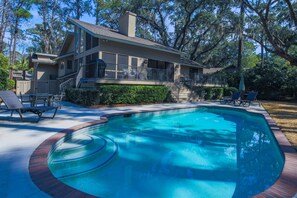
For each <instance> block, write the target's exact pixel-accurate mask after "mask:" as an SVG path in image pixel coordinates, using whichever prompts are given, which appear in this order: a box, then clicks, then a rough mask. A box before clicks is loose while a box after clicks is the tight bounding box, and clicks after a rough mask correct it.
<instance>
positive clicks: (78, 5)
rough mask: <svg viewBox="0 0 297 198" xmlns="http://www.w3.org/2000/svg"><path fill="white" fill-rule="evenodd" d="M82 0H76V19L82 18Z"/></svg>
mask: <svg viewBox="0 0 297 198" xmlns="http://www.w3.org/2000/svg"><path fill="white" fill-rule="evenodd" d="M80 14H81V13H80V0H76V19H78V20H79V19H80Z"/></svg>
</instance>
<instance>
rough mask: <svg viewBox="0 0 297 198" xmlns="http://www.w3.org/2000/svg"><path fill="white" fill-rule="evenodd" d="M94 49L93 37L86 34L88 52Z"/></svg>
mask: <svg viewBox="0 0 297 198" xmlns="http://www.w3.org/2000/svg"><path fill="white" fill-rule="evenodd" d="M91 48H92V36H91V35H90V34H89V33H87V32H86V50H89V49H91Z"/></svg>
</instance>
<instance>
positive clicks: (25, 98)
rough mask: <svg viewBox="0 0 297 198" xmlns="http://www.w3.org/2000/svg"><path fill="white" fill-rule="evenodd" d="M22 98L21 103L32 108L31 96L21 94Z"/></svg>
mask: <svg viewBox="0 0 297 198" xmlns="http://www.w3.org/2000/svg"><path fill="white" fill-rule="evenodd" d="M20 98H21V103H22V104H24V103H30V104H31V106H32V100H31V98H30V96H29V95H24V94H22V92H20Z"/></svg>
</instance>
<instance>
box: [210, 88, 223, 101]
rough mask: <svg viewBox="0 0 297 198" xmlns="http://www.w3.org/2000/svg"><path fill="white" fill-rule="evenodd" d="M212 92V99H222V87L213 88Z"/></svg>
mask: <svg viewBox="0 0 297 198" xmlns="http://www.w3.org/2000/svg"><path fill="white" fill-rule="evenodd" d="M212 92H213V97H212V99H221V98H222V97H223V93H224V88H222V87H219V88H213V89H212Z"/></svg>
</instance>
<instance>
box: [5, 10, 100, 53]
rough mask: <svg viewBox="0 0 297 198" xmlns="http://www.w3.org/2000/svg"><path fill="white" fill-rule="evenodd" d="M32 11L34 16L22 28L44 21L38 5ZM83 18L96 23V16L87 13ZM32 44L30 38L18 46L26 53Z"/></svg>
mask: <svg viewBox="0 0 297 198" xmlns="http://www.w3.org/2000/svg"><path fill="white" fill-rule="evenodd" d="M30 12H31V14H32V15H33V17H32V18H31V19H30V20H28V22H24V23H23V24H22V26H21V29H28V28H33V27H34V26H35V24H40V23H42V19H41V17H40V16H39V14H38V12H37V8H36V6H33V7H32V8H31V11H30ZM81 20H82V21H86V22H89V23H93V24H95V17H91V16H89V15H86V14H85V15H83V16H82V18H81ZM9 39H10V37H9V35H8V34H7V35H6V37H5V40H6V42H8V41H9ZM31 45H32V43H31V41H30V40H29V39H27V40H25V41H19V42H18V46H17V51H19V52H20V53H22V54H24V53H26V48H27V47H29V46H31Z"/></svg>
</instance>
